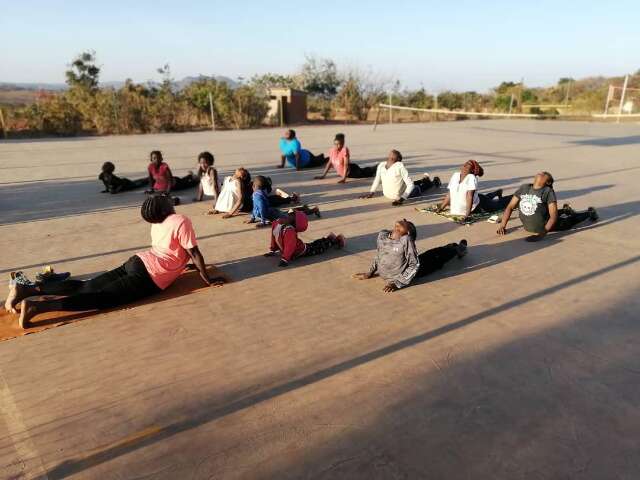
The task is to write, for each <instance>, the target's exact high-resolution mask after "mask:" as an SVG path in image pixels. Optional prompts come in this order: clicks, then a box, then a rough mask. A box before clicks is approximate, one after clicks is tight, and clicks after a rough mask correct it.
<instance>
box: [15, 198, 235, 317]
mask: <svg viewBox="0 0 640 480" xmlns="http://www.w3.org/2000/svg"><path fill="white" fill-rule="evenodd" d="M141 214H142V218H144V219H145V220H146V221H147V222H149V223H151V224H152V227H151V243H152V248H151V250H148V251H145V252H140V253H138V254H136V255H134V256H132V257H131V258H129V260H127V261H126V262H125V263H124V264H123V265H121V266H120V267H118V268H116V269H114V270H111V271H108V272H106V273H103V274H101V275H98V276H97V277H94V278H92V279H90V280H76V279H68V280H63V281H60V282H45V283H41V284H33V285H24V284H21V283H17V282H15V281H13V282H11V283H10V285H9V295H8V297H7V301H6V302H5V309H6V310H7V311H9V312H12V313H17V310H18V308H17V307H18V306H20V319H19V323H20V326H21V327H22V328H27V327H28V326H29V325H30V321H31V319H32V318H33V317H34V316H35V315H37V314H39V313H43V312H50V311H85V310H102V309H107V308H113V307H117V306H120V305H124V304H127V303H131V302H135V301H137V300H140V299H142V298H146V297H149V296H151V295H153V294H156V293H158V292H160V291H162V290H164V289H165V288H167V287H168V286H169V285H171V283H173V281H174V280H175V279H176V278H177V277H178V276H180V274H181V273H182V272H183V271H184V268H185V266H186V265H187V262H188V261H189V260H191V261H192V262H193V263H194V265H195V267H196V269H197V270H198V272H199V273H200V277H201V278H202V280H203V282H204V283H205V284H206V285H215V286H219V285H221V284H222V283H223V282H224V279H223V278H220V277H216V278H209V276H208V274H207V270H206V266H205V262H204V258H203V257H202V254H201V253H200V250H199V248H198V245H197V241H196V236H195V232H194V231H193V227H192V225H191V221H190V220H189V219H188V218H187V217H185V216H184V215H179V214H176V213H175V210H174V208H173V204H172V203H171V200H170V199H169V198H168V197H166V196H164V195H157V196H153V197H149V198H147V199H146V200H145V202H144V204H143V205H142V209H141ZM156 252H158V253H156ZM12 278H13V276H12ZM41 295H52V296H56V297H61V298H53V299H52V298H46V297H45V298H38V297H39V296H41Z"/></svg>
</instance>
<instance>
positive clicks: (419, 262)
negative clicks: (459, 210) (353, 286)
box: [353, 219, 467, 293]
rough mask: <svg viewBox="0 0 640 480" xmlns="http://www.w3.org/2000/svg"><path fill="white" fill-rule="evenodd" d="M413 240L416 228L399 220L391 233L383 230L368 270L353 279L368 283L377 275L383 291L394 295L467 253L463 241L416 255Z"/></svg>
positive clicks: (379, 235)
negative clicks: (414, 281)
mask: <svg viewBox="0 0 640 480" xmlns="http://www.w3.org/2000/svg"><path fill="white" fill-rule="evenodd" d="M416 236H417V232H416V227H415V225H414V224H413V223H412V222H409V221H408V220H406V219H403V220H398V221H397V222H396V223H395V225H394V227H393V230H382V231H381V232H380V233H379V234H378V251H377V253H376V257H375V258H374V259H373V263H372V264H371V268H369V271H368V272H365V273H356V274H355V275H354V276H353V277H354V278H356V279H358V280H367V279H369V278H373V277H375V276H378V275H379V276H380V277H382V278H383V279H384V280H385V281H386V282H387V283H386V285H385V286H384V288H383V289H382V290H383V291H384V292H387V293H390V292H395V291H396V290H399V289H400V288H404V287H407V286H409V284H411V282H412V281H413V279H414V278H419V277H423V276H425V275H428V274H429V273H432V272H435V271H437V270H440V269H441V268H442V267H443V266H444V264H445V263H447V262H448V261H449V260H451V259H452V258H454V257H458V258H462V257H463V256H465V255H466V253H467V241H466V240H464V239H463V240H460V243H449V244H448V245H445V246H444V247H437V248H432V249H430V250H427V251H426V252H423V253H421V254H420V255H418V251H417V249H416V243H415V242H416Z"/></svg>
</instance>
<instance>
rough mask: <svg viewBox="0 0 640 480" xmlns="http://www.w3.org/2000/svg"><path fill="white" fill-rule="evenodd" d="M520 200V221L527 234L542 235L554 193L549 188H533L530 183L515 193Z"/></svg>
mask: <svg viewBox="0 0 640 480" xmlns="http://www.w3.org/2000/svg"><path fill="white" fill-rule="evenodd" d="M515 195H516V197H517V198H519V199H520V206H519V209H520V221H522V225H523V226H524V229H525V230H526V231H527V232H532V233H544V231H545V230H544V226H545V225H546V223H547V221H548V220H549V204H550V203H553V202H555V201H556V192H554V191H553V188H551V187H546V186H545V187H542V188H540V189H538V190H536V189H535V188H533V184H532V183H528V184H525V185H522V186H521V187H520V188H519V189H518V190H517V191H516V194H515Z"/></svg>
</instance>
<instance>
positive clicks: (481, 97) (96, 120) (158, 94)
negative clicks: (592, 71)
mask: <svg viewBox="0 0 640 480" xmlns="http://www.w3.org/2000/svg"><path fill="white" fill-rule="evenodd" d="M100 71H101V69H100V67H99V66H98V65H97V63H96V55H95V53H94V52H90V51H87V52H83V53H81V54H79V55H78V56H77V57H76V58H74V59H73V61H72V62H71V64H70V65H69V66H68V70H67V71H66V72H65V77H66V83H67V86H68V88H67V89H66V90H64V91H63V92H59V93H58V92H41V93H40V94H39V95H38V97H37V99H36V101H35V102H34V103H32V104H30V105H25V106H21V107H15V108H10V109H8V110H6V111H5V112H4V113H5V119H4V123H5V125H6V129H7V130H9V131H21V132H26V133H27V134H29V133H30V134H48V135H77V134H82V133H96V134H118V133H123V134H128V133H147V132H172V131H184V130H193V129H199V128H210V126H211V107H212V109H213V116H214V119H215V123H216V128H235V129H241V128H253V127H258V126H260V125H262V124H263V123H264V122H265V117H266V116H267V113H268V111H269V105H268V101H269V94H268V89H269V88H270V87H291V88H297V89H301V90H304V91H306V92H307V93H308V110H309V112H310V113H312V114H315V115H316V116H319V117H321V118H323V119H325V120H330V119H333V118H336V117H337V116H338V115H341V117H342V118H345V119H351V120H354V121H364V120H367V119H368V118H369V114H370V111H371V109H372V108H373V107H374V106H375V105H377V104H378V103H386V102H391V103H392V104H393V105H398V106H407V107H416V108H424V109H431V108H440V109H447V110H468V111H476V112H489V111H498V112H506V111H514V112H518V111H522V109H523V107H524V106H525V105H527V104H560V103H563V102H564V103H567V102H568V101H569V100H571V102H572V104H574V107H575V106H577V107H578V108H580V109H582V110H584V111H598V109H599V108H601V107H602V105H603V103H604V100H605V98H606V93H607V89H608V83H607V80H608V79H604V78H601V77H598V78H593V79H585V80H580V81H575V80H573V79H570V78H562V79H560V80H559V82H558V84H557V85H555V86H553V87H547V88H526V87H525V86H524V85H523V84H522V83H515V82H502V83H501V84H500V85H498V86H497V87H496V88H494V89H493V90H492V91H490V92H489V93H478V92H475V91H467V92H454V91H444V92H441V93H439V94H437V95H432V94H430V93H428V92H427V91H426V90H425V89H424V88H419V89H407V88H404V89H402V88H401V85H400V83H399V82H398V81H396V82H393V81H392V80H391V79H390V78H389V77H385V76H383V75H380V74H377V73H375V72H373V71H371V70H363V69H359V68H355V67H354V68H344V69H338V66H337V65H336V63H335V62H334V61H333V60H331V59H328V58H319V57H315V56H307V57H306V58H305V62H304V63H303V65H302V66H301V68H300V69H299V71H298V72H297V73H295V74H292V75H281V74H276V73H266V74H262V75H256V76H254V77H252V78H251V79H249V80H248V81H242V82H241V83H240V84H239V85H234V86H231V85H229V84H228V83H226V82H224V81H218V80H216V79H214V78H211V77H199V78H198V79H197V80H196V81H194V82H192V83H190V84H189V85H188V86H186V87H184V88H177V85H176V82H175V81H174V80H173V78H172V75H171V69H170V66H169V65H168V64H167V65H164V66H162V67H161V68H159V69H158V73H159V74H160V75H161V77H162V81H161V82H160V83H155V84H151V83H147V84H144V83H135V82H133V81H131V80H127V81H126V82H125V83H124V85H122V86H121V87H120V88H113V87H101V86H100V83H99V80H100ZM210 98H211V104H210V100H209V99H210ZM530 111H531V112H533V113H547V114H554V113H555V114H557V113H558V112H557V110H556V109H555V108H549V109H543V108H541V107H535V108H532V109H530ZM273 120H274V121H277V119H273Z"/></svg>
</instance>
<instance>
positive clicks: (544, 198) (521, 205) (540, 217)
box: [497, 172, 598, 242]
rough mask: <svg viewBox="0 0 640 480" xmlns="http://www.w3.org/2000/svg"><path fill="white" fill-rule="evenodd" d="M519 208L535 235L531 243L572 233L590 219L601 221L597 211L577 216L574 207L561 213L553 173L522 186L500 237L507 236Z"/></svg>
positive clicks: (509, 207)
mask: <svg viewBox="0 0 640 480" xmlns="http://www.w3.org/2000/svg"><path fill="white" fill-rule="evenodd" d="M515 208H518V210H519V214H520V215H519V216H520V221H521V222H522V226H523V227H524V229H525V230H526V231H527V232H530V233H532V234H533V235H530V236H529V237H527V238H526V240H527V241H528V242H536V241H538V240H541V239H543V238H544V237H545V236H546V235H547V233H549V232H553V231H564V230H570V229H571V228H573V227H574V226H575V225H577V224H578V223H580V222H584V221H585V220H587V219H589V220H591V221H593V222H595V221H596V220H598V212H596V209H595V208H593V207H589V208H588V209H587V210H586V211H583V212H576V211H575V210H573V209H572V208H571V206H569V205H568V204H565V205H563V207H562V208H561V209H558V202H557V199H556V192H555V190H554V189H553V176H552V175H551V174H550V173H549V172H540V173H538V174H537V175H536V176H535V177H534V179H533V183H526V184H524V185H521V186H520V188H518V190H516V193H515V194H514V195H513V198H512V199H511V201H510V202H509V205H507V208H506V209H505V211H504V214H503V215H502V222H500V226H499V227H498V231H497V233H498V235H505V234H506V233H507V223H509V219H510V218H511V213H512V212H513V210H514V209H515Z"/></svg>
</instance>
